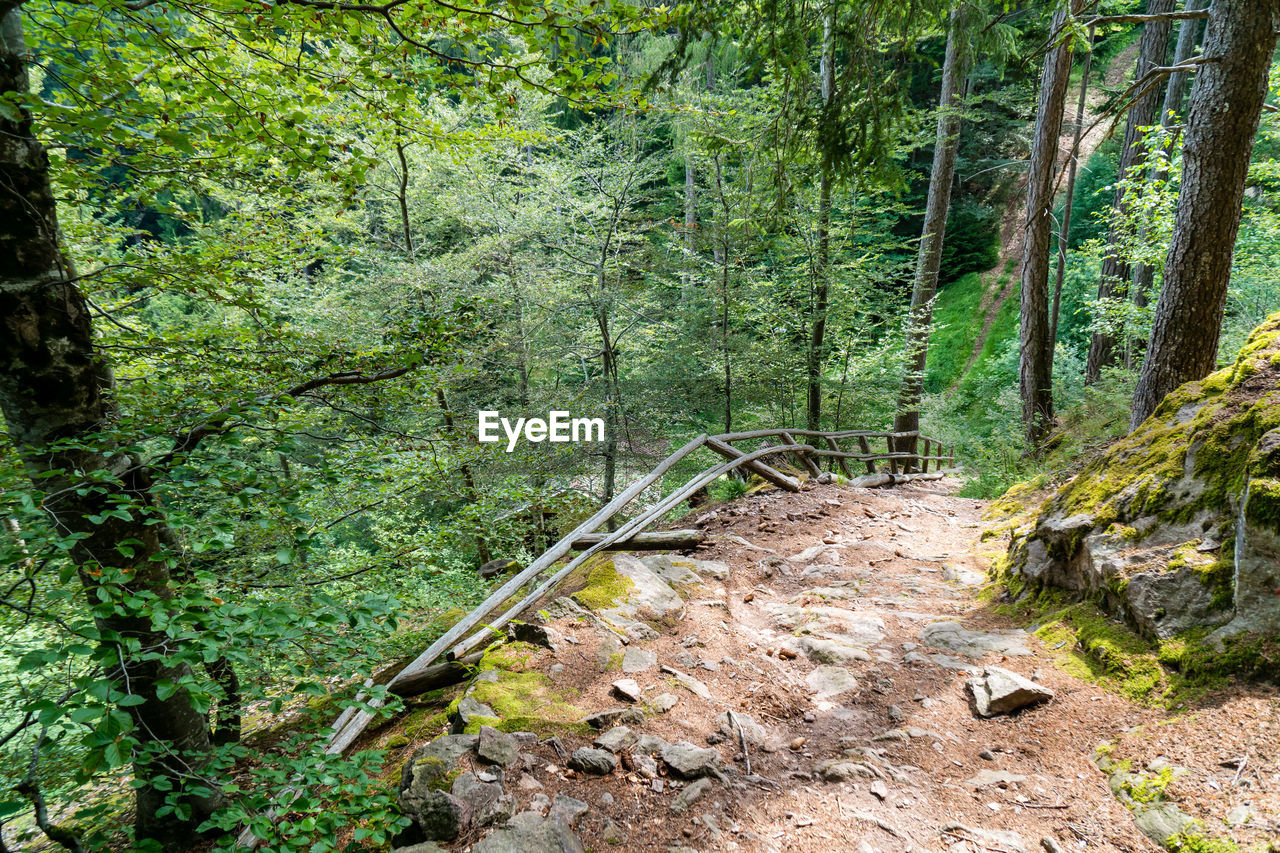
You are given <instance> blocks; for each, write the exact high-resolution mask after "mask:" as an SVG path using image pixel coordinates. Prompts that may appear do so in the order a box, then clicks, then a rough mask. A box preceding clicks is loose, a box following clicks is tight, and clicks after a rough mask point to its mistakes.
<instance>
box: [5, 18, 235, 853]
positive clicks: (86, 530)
mask: <svg viewBox="0 0 1280 853" xmlns="http://www.w3.org/2000/svg"><path fill="white" fill-rule="evenodd" d="M19 15H20V13H19V11H17V10H13V11H10V12H8V13H7V14H6V15H5V16H4V18H3V21H2V22H0V92H20V93H25V92H26V91H28V81H27V72H26V66H25V57H26V56H27V52H26V47H25V44H24V41H23V36H22V24H21V19H20V17H19ZM0 182H2V183H3V186H4V192H3V193H0V323H3V329H2V331H0V410H2V411H3V413H4V418H5V422H6V424H7V428H8V434H9V439H10V441H11V442H12V443H13V446H14V448H15V450H16V451H17V452H18V454H19V456H20V457H21V459H22V462H23V465H24V467H25V470H26V472H27V474H28V475H29V476H30V477H31V480H32V485H33V487H34V489H36V490H37V491H38V492H40V493H42V494H43V495H45V497H44V501H43V503H42V506H43V508H44V510H45V511H46V512H47V513H48V515H49V517H50V519H51V520H52V521H53V523H54V524H55V525H56V527H57V529H58V531H59V533H60V534H62V535H64V536H67V535H79V536H82V537H83V538H81V539H80V540H79V541H78V542H77V544H76V546H75V547H74V548H73V549H72V551H71V552H70V556H71V558H72V560H74V561H75V564H76V566H77V567H78V569H79V578H80V583H81V585H82V587H83V589H84V593H85V597H86V601H87V603H86V606H87V607H89V608H90V609H92V610H93V612H94V615H95V622H96V624H97V627H98V630H99V631H100V632H101V633H102V635H103V636H104V638H105V639H103V641H102V644H103V646H104V647H105V649H106V650H107V653H106V657H107V658H108V659H112V660H118V661H119V662H120V665H119V666H118V667H117V668H116V669H115V670H113V671H110V672H108V673H107V676H108V677H109V678H110V679H111V680H112V681H113V682H114V688H115V689H116V690H118V691H121V692H123V693H126V694H132V695H135V696H139V697H141V698H142V700H143V701H142V703H141V704H139V705H132V706H128V707H127V708H125V709H124V710H126V711H127V713H128V714H129V716H130V717H131V718H132V720H133V723H134V737H136V738H137V739H138V740H139V742H140V744H141V749H140V750H139V751H138V753H137V755H136V756H135V761H134V777H135V782H136V783H137V784H139V785H141V787H139V788H138V789H137V790H136V792H135V797H136V809H137V810H136V816H135V833H136V839H137V841H139V842H141V841H143V840H147V839H150V840H153V841H155V842H157V843H159V845H160V846H161V847H162V848H164V849H166V850H180V849H185V848H186V847H187V846H189V845H190V844H192V843H193V841H194V840H195V839H196V838H197V836H196V833H195V828H196V827H197V826H198V825H199V824H200V823H201V822H202V821H204V819H205V818H207V817H208V816H209V815H210V814H212V813H213V811H214V809H215V808H217V807H218V805H219V803H220V800H221V797H220V795H219V794H217V793H207V792H208V791H209V790H210V789H212V791H214V792H216V791H217V790H218V788H217V786H216V785H212V784H209V783H208V782H207V781H206V780H204V779H202V778H201V771H202V769H203V767H204V766H205V764H206V763H207V761H208V758H209V752H210V749H211V741H210V735H209V730H208V727H207V724H206V720H205V717H204V715H203V714H202V713H201V712H200V711H199V710H197V708H196V706H195V705H194V704H193V702H192V699H191V696H190V695H189V694H188V693H187V691H185V690H180V691H178V692H177V693H175V694H173V695H172V696H169V697H168V698H166V699H163V700H162V699H160V697H159V693H158V688H157V685H158V684H159V683H160V682H163V681H170V680H172V681H178V680H179V679H180V678H183V677H188V676H189V675H190V669H189V667H188V666H187V665H186V664H185V663H180V662H177V661H176V660H175V658H174V652H175V651H176V650H175V648H174V647H175V645H176V641H175V639H174V638H173V637H171V636H169V635H168V634H167V633H165V632H164V631H163V630H159V629H157V628H155V627H154V626H153V620H152V614H151V612H150V611H151V610H152V609H153V608H154V607H155V606H156V605H155V603H154V602H155V601H157V600H158V601H162V602H163V601H169V600H171V599H173V598H174V596H175V590H174V585H173V583H172V582H171V581H172V579H171V577H170V574H169V569H168V563H167V560H166V559H165V554H166V549H165V546H164V542H165V541H166V538H167V537H169V536H171V535H172V534H171V532H169V531H168V529H167V527H166V525H165V524H164V522H163V518H162V515H161V511H160V508H159V507H158V506H157V505H156V503H155V500H154V497H153V496H152V494H151V491H150V489H151V482H150V477H149V475H148V472H147V470H146V468H145V467H143V465H142V463H141V460H139V459H138V458H137V457H136V456H135V455H134V454H133V453H131V452H129V451H127V450H125V449H122V448H119V447H116V446H114V445H111V444H110V443H109V442H108V441H107V440H105V439H103V438H102V436H101V435H100V433H102V432H103V431H104V430H110V429H111V425H112V424H113V423H114V422H115V421H116V420H117V416H116V411H115V408H114V404H113V403H112V390H113V388H114V383H113V380H112V376H111V370H110V368H109V367H108V366H107V364H106V362H105V361H104V359H103V357H102V355H101V354H100V353H99V352H98V351H97V350H96V349H95V347H94V344H93V328H92V324H91V321H90V316H89V306H88V304H87V302H86V301H85V298H84V296H83V294H82V293H81V292H80V291H79V289H78V288H77V287H76V286H75V284H74V279H75V274H74V272H73V271H72V270H71V268H70V266H69V264H68V262H67V260H66V258H65V257H64V256H63V254H62V251H61V248H60V246H59V243H58V239H59V237H58V218H57V210H56V206H55V202H54V197H53V192H52V189H51V187H50V183H49V160H48V157H47V156H46V153H45V151H44V149H43V147H42V146H41V145H40V143H39V142H38V141H37V140H36V138H35V136H34V134H33V132H32V122H31V117H30V115H29V114H28V113H27V112H26V111H25V110H17V109H15V110H7V111H0ZM86 475H89V476H90V477H92V483H93V485H92V486H89V487H86V485H87V484H88V483H89V482H90V479H89V478H88V477H87V476H86ZM122 508H123V509H125V510H126V511H127V515H128V517H127V518H121V517H119V515H118V514H117V515H113V514H111V513H113V512H115V513H118V512H119V510H120V509H122ZM95 517H101V518H102V523H100V524H95V523H93V522H92V521H90V518H95ZM126 542H129V543H132V546H131V547H128V546H124V543H126ZM122 546H124V547H122ZM139 602H141V603H139ZM156 621H157V622H159V621H161V620H160V618H159V615H158V614H157V620H156ZM116 637H119V638H125V640H127V642H120V641H118V640H115V639H112V638H116ZM134 648H141V649H143V650H144V653H142V654H139V653H137V652H134V651H131V649H134ZM166 650H167V653H166ZM194 787H202V788H204V789H205V791H206V793H205V795H203V796H192V795H190V794H184V792H185V791H188V790H190V789H192V788H194ZM167 800H168V801H177V802H179V803H183V804H185V806H186V807H187V808H188V809H189V810H190V814H189V815H188V816H186V817H179V816H178V815H176V814H174V813H173V812H172V811H169V812H168V813H166V814H160V813H159V811H160V809H161V807H162V806H164V805H166V801H167Z"/></svg>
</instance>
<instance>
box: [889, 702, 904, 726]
mask: <svg viewBox="0 0 1280 853" xmlns="http://www.w3.org/2000/svg"><path fill="white" fill-rule="evenodd" d="M906 718H907V715H906V714H904V713H902V709H901V708H899V707H898V706H897V705H890V706H889V721H890V722H893V723H900V722H902V721H903V720H905V719H906Z"/></svg>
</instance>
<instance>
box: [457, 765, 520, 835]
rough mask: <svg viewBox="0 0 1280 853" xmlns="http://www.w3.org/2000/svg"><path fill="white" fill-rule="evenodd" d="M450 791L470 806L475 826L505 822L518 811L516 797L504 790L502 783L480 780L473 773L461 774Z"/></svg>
mask: <svg viewBox="0 0 1280 853" xmlns="http://www.w3.org/2000/svg"><path fill="white" fill-rule="evenodd" d="M450 793H451V794H452V795H453V796H454V797H456V798H457V799H459V800H461V801H463V802H464V803H466V804H467V805H468V806H470V808H471V815H472V818H471V822H472V823H473V824H474V825H475V826H489V825H491V824H495V823H503V822H505V821H508V820H510V819H511V817H512V815H514V814H515V813H516V799H515V797H513V796H511V795H510V794H508V793H506V792H505V791H503V789H502V784H501V783H499V782H483V781H480V779H479V778H477V777H476V776H475V774H472V773H461V774H459V775H458V778H457V779H454V780H453V787H452V788H451V789H450Z"/></svg>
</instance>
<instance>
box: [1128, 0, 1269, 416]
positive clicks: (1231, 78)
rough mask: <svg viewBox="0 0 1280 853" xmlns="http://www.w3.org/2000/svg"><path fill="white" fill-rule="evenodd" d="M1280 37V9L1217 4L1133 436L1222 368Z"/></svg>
mask: <svg viewBox="0 0 1280 853" xmlns="http://www.w3.org/2000/svg"><path fill="white" fill-rule="evenodd" d="M1277 28H1280V0H1214V3H1213V6H1212V8H1211V10H1210V14H1209V28H1208V32H1207V34H1206V37H1205V46H1204V53H1205V56H1206V58H1208V59H1209V60H1210V61H1208V62H1205V63H1204V64H1203V65H1201V66H1200V68H1199V69H1198V70H1197V71H1196V80H1195V84H1194V86H1193V87H1192V90H1191V110H1190V115H1189V117H1188V120H1187V137H1186V143H1185V144H1184V145H1183V149H1182V157H1183V160H1182V163H1183V167H1182V186H1181V188H1180V190H1179V193H1178V213H1177V217H1176V218H1175V220H1174V226H1173V237H1172V240H1171V242H1170V244H1169V254H1168V256H1167V257H1166V260H1165V268H1164V287H1163V288H1161V291H1160V300H1159V302H1157V303H1156V310H1155V322H1154V324H1153V326H1152V329H1151V341H1150V343H1149V345H1148V350H1147V357H1146V359H1145V360H1144V361H1143V364H1142V373H1141V375H1140V376H1139V378H1138V387H1137V389H1136V391H1135V392H1134V397H1133V409H1132V413H1131V416H1130V421H1129V426H1130V429H1133V428H1135V427H1137V426H1138V424H1140V423H1142V422H1143V421H1144V420H1146V419H1147V417H1148V416H1149V415H1150V414H1151V413H1152V412H1154V411H1155V409H1156V407H1157V406H1158V405H1160V401H1161V400H1163V399H1164V397H1165V395H1166V394H1168V393H1169V392H1170V391H1172V390H1173V389H1175V388H1177V387H1178V386H1179V385H1181V384H1182V383H1184V382H1190V381H1193V380H1196V379H1202V378H1204V376H1205V375H1207V374H1208V373H1209V372H1210V371H1211V370H1213V368H1214V366H1215V364H1216V363H1217V354H1218V339H1219V336H1220V334H1221V331H1222V313H1223V310H1224V308H1225V307H1226V300H1227V286H1228V284H1229V283H1230V280H1231V258H1232V254H1233V252H1234V250H1235V243H1236V236H1237V234H1238V233H1239V230H1240V214H1241V204H1242V202H1243V200H1244V185H1245V179H1246V177H1247V176H1248V172H1249V158H1250V156H1251V155H1252V153H1253V144H1254V139H1255V137H1256V136H1257V133H1258V121H1259V118H1260V117H1261V115H1262V105H1263V103H1264V101H1265V99H1266V94H1267V74H1268V71H1269V70H1270V66H1271V58H1272V55H1273V53H1274V51H1275V47H1276V30H1277Z"/></svg>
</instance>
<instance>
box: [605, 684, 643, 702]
mask: <svg viewBox="0 0 1280 853" xmlns="http://www.w3.org/2000/svg"><path fill="white" fill-rule="evenodd" d="M612 687H613V695H615V696H617V697H618V698H619V699H621V700H623V701H624V702H639V701H640V699H641V697H642V696H643V692H642V691H641V690H640V685H639V683H637V682H636V680H635V679H634V678H623V679H620V680H618V681H615V682H613V685H612Z"/></svg>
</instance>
